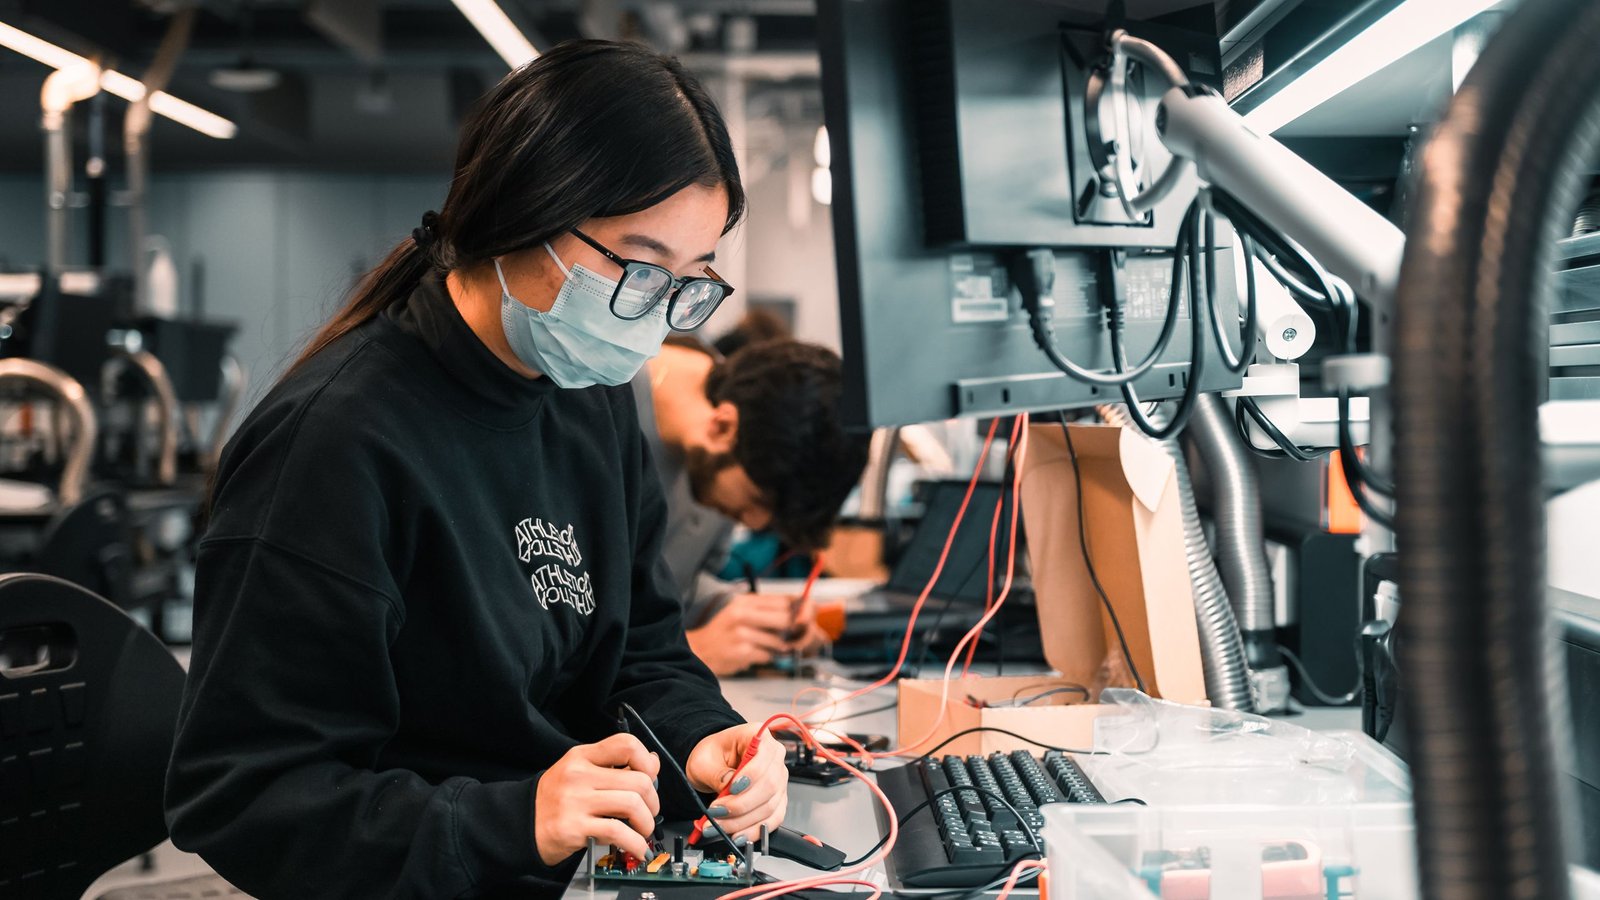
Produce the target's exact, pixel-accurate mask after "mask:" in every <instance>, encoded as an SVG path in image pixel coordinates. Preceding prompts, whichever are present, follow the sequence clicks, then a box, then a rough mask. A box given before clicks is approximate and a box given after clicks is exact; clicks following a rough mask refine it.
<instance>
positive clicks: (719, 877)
mask: <svg viewBox="0 0 1600 900" xmlns="http://www.w3.org/2000/svg"><path fill="white" fill-rule="evenodd" d="M589 852H590V857H589V858H590V859H591V860H592V862H593V865H592V866H591V867H590V870H589V871H590V877H591V878H593V879H594V880H595V881H610V882H633V883H647V884H662V883H671V884H717V885H746V884H750V883H751V882H750V878H749V870H748V868H747V867H746V865H745V864H744V863H742V862H740V861H739V858H738V857H736V856H732V855H729V856H726V857H709V858H708V857H706V856H705V855H704V854H702V853H700V852H699V851H697V850H693V849H686V850H684V851H683V859H682V860H681V861H680V862H679V863H678V864H676V865H675V864H674V860H673V859H672V852H671V851H670V850H667V849H665V848H663V849H660V850H658V851H657V853H656V856H654V857H653V858H651V859H648V860H641V859H639V858H637V857H634V856H629V855H627V854H624V853H622V852H620V851H616V850H606V849H603V848H593V849H591V850H590V851H589Z"/></svg>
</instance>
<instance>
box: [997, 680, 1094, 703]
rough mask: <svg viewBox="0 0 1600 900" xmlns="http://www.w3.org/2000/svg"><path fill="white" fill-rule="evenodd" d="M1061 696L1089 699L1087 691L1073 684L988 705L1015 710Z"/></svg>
mask: <svg viewBox="0 0 1600 900" xmlns="http://www.w3.org/2000/svg"><path fill="white" fill-rule="evenodd" d="M1019 693H1020V691H1019ZM1061 694H1078V695H1079V696H1081V697H1083V699H1084V700H1085V701H1088V699H1089V689H1088V688H1086V687H1083V686H1082V685H1077V684H1074V685H1068V686H1064V687H1057V688H1051V689H1050V690H1048V691H1043V692H1041V693H1038V694H1034V695H1033V696H1031V697H1025V698H1022V699H1020V700H1019V699H1018V698H1017V697H1016V696H1012V698H1011V699H1010V700H1006V701H1001V702H1000V703H990V704H988V705H989V706H990V707H992V708H995V709H1016V708H1018V707H1022V706H1027V705H1029V704H1030V703H1037V702H1039V701H1040V700H1043V699H1044V698H1046V697H1056V696H1059V695H1061Z"/></svg>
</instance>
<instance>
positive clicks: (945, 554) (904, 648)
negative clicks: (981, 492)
mask: <svg viewBox="0 0 1600 900" xmlns="http://www.w3.org/2000/svg"><path fill="white" fill-rule="evenodd" d="M999 425H1000V420H999V419H994V420H993V421H991V422H990V423H989V432H988V434H986V435H985V436H984V438H983V450H982V451H980V452H979V453H978V462H977V465H975V466H973V467H972V479H971V480H970V481H968V482H967V494H966V496H965V497H962V498H961V508H960V509H958V510H956V519H955V521H954V522H952V523H950V533H949V534H948V535H946V536H945V539H944V549H943V550H941V551H940V552H939V562H938V564H937V565H935V566H934V567H933V575H932V576H931V577H930V578H929V579H928V584H927V586H925V587H924V588H923V589H922V593H921V594H920V595H919V596H918V597H917V602H916V605H914V606H912V607H911V618H910V619H909V620H907V622H906V635H905V638H904V639H902V640H901V641H900V656H899V658H897V659H896V660H895V661H894V668H892V669H890V670H889V672H888V674H886V675H884V676H883V677H882V678H880V679H878V680H877V681H875V682H873V683H872V684H870V685H868V686H866V687H864V688H860V689H858V690H855V691H852V692H850V693H848V694H846V695H844V696H843V697H840V698H838V699H837V700H830V701H828V702H827V703H823V704H818V705H817V706H813V707H812V708H810V709H808V710H806V711H805V712H804V713H801V718H809V717H811V716H814V715H816V714H817V713H819V712H821V711H822V710H824V709H831V708H833V707H836V706H838V705H839V704H840V703H843V702H845V701H847V700H854V699H855V698H857V697H860V696H862V695H863V694H869V693H871V692H873V691H875V690H877V689H878V688H881V687H883V686H884V685H886V684H889V683H890V682H892V681H894V680H895V678H896V677H897V676H899V674H900V670H901V669H902V668H904V667H905V664H906V656H907V655H908V654H910V652H911V638H912V636H913V635H914V634H915V633H916V626H917V617H918V616H920V615H921V614H922V607H923V605H924V604H926V603H927V602H928V595H929V594H931V593H933V586H934V585H935V584H937V583H938V582H939V576H940V575H942V574H943V573H944V564H945V561H946V560H947V559H949V558H950V547H951V545H952V544H954V543H955V539H956V529H958V528H960V527H961V520H962V519H964V518H966V515H967V506H968V504H970V503H971V502H972V492H973V491H974V490H976V489H977V487H978V480H979V478H980V477H981V476H982V475H983V462H984V460H985V459H987V458H988V456H989V447H990V446H991V445H992V444H993V443H994V433H995V430H996V429H997V428H998V427H999Z"/></svg>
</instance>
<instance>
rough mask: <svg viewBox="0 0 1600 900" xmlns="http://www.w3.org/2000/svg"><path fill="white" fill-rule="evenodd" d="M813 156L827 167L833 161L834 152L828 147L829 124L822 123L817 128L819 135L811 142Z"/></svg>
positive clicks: (818, 163) (821, 164)
mask: <svg viewBox="0 0 1600 900" xmlns="http://www.w3.org/2000/svg"><path fill="white" fill-rule="evenodd" d="M811 158H812V159H815V160H816V161H817V165H819V166H821V167H823V168H824V169H826V168H827V167H828V165H829V164H830V163H831V162H832V161H833V153H832V151H831V150H830V148H829V147H828V126H826V125H821V126H818V128H817V136H816V138H815V139H813V140H812V142H811Z"/></svg>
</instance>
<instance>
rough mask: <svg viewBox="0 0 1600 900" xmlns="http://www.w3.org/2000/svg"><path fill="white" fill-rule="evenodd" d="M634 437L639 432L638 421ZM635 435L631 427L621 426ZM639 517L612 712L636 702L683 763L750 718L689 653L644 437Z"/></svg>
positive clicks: (638, 449)
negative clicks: (711, 738)
mask: <svg viewBox="0 0 1600 900" xmlns="http://www.w3.org/2000/svg"><path fill="white" fill-rule="evenodd" d="M632 432H633V433H634V434H637V433H638V426H637V424H636V423H635V424H634V425H633V427H632ZM622 433H623V434H628V433H629V432H628V429H627V428H626V427H624V428H623V429H622ZM632 444H633V446H632V448H631V455H632V456H633V457H634V458H633V460H632V461H631V463H632V468H633V471H634V483H635V490H634V492H633V496H634V497H636V498H637V513H636V518H635V523H636V524H635V527H634V547H633V559H634V564H633V584H632V587H633V596H632V603H631V606H630V609H629V616H628V636H627V642H626V644H625V646H624V649H623V658H622V664H621V667H620V668H619V670H618V672H617V678H616V682H615V683H614V685H613V687H612V691H611V697H610V700H609V701H608V703H607V706H608V707H609V708H613V709H614V708H616V707H617V706H619V705H620V704H621V703H622V702H627V703H629V704H630V705H632V706H633V707H634V708H635V709H636V710H638V711H639V714H640V715H641V716H643V717H644V719H645V721H646V722H648V723H649V725H650V727H651V729H652V730H654V731H655V732H656V734H657V735H659V736H660V737H661V739H662V741H663V742H664V743H665V744H666V745H667V748H668V750H669V751H670V752H671V753H672V755H673V757H674V758H676V759H677V760H679V761H680V762H681V761H683V760H685V759H687V758H688V757H689V753H690V752H691V751H692V750H693V749H694V747H695V745H697V744H698V743H699V742H700V740H701V739H702V738H704V737H705V736H707V735H709V734H712V733H713V732H716V731H720V730H722V729H724V728H728V727H729V726H732V725H737V724H740V723H742V722H743V721H744V719H743V718H741V717H740V716H739V715H738V714H737V713H735V712H734V711H733V708H732V707H730V706H729V705H728V702H727V701H726V700H724V699H723V697H722V689H721V687H720V686H719V685H718V684H717V680H716V678H714V677H713V676H712V674H711V672H710V671H709V670H708V669H707V668H706V667H705V665H704V664H702V663H701V662H700V660H699V659H697V658H696V657H695V655H694V653H693V651H691V650H690V649H689V642H688V640H687V639H686V638H685V636H684V626H683V622H684V617H683V607H682V605H681V604H680V603H679V600H678V598H677V597H676V596H675V591H674V589H673V580H672V576H671V573H670V572H669V570H668V568H667V566H666V564H665V562H663V560H662V557H661V545H662V539H663V535H664V532H665V529H666V519H667V507H666V502H665V500H664V498H663V496H662V491H661V483H660V479H659V478H658V476H657V475H656V469H655V466H654V465H653V464H652V462H651V460H650V457H649V451H648V449H647V448H646V447H645V445H644V441H643V439H642V438H641V439H638V440H635V441H633V442H632Z"/></svg>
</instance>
